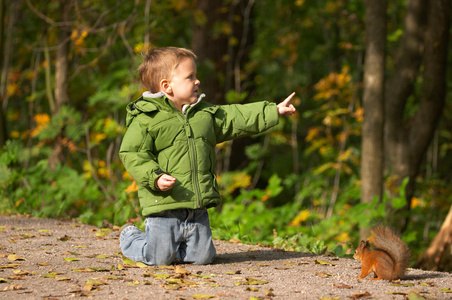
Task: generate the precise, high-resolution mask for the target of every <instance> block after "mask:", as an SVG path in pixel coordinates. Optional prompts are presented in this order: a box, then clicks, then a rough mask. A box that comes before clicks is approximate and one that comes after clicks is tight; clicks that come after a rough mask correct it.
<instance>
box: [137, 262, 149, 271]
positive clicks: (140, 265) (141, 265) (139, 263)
mask: <svg viewBox="0 0 452 300" xmlns="http://www.w3.org/2000/svg"><path fill="white" fill-rule="evenodd" d="M135 265H136V266H137V267H138V268H141V269H146V268H148V267H149V266H148V265H147V264H145V263H142V262H141V261H139V262H137V263H135Z"/></svg>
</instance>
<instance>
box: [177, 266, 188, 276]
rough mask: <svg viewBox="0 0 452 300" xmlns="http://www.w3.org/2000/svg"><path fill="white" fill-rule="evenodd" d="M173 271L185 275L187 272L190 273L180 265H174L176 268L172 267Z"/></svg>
mask: <svg viewBox="0 0 452 300" xmlns="http://www.w3.org/2000/svg"><path fill="white" fill-rule="evenodd" d="M174 273H176V274H185V275H188V274H190V273H191V272H190V271H187V270H185V269H184V268H182V267H181V266H176V268H175V269H174Z"/></svg>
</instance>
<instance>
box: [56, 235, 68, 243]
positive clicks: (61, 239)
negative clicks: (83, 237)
mask: <svg viewBox="0 0 452 300" xmlns="http://www.w3.org/2000/svg"><path fill="white" fill-rule="evenodd" d="M70 239H71V237H70V236H67V235H63V236H62V237H60V238H59V239H57V241H60V242H66V241H69V240H70Z"/></svg>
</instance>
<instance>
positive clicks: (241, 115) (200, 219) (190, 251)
mask: <svg viewBox="0 0 452 300" xmlns="http://www.w3.org/2000/svg"><path fill="white" fill-rule="evenodd" d="M195 59H196V56H195V54H194V53H193V52H192V51H190V50H187V49H184V48H176V47H165V48H154V49H152V50H150V51H149V52H148V53H147V54H146V56H145V59H144V62H143V63H142V64H141V66H140V67H139V73H140V77H141V81H142V83H143V85H144V86H145V88H146V89H147V90H148V91H147V92H144V93H143V95H142V96H141V97H140V98H139V99H137V100H136V101H134V102H132V103H130V104H129V105H128V106H127V120H126V126H127V128H128V129H127V132H126V133H125V135H124V139H123V142H122V144H121V148H120V151H119V156H120V158H121V160H122V162H123V164H124V166H125V168H126V170H127V171H128V172H129V173H130V175H131V176H132V177H133V178H134V179H135V181H136V182H137V184H138V197H139V201H140V206H141V209H142V214H143V216H146V220H145V229H146V231H145V233H143V232H142V231H141V230H140V229H138V228H137V227H135V226H133V225H128V224H126V225H125V226H123V228H124V229H122V230H121V233H120V247H121V250H122V253H123V254H124V256H126V257H128V258H130V259H132V260H134V261H137V262H138V261H139V262H143V263H145V264H148V265H168V264H171V263H172V262H173V261H174V260H175V259H176V258H177V259H179V260H181V261H182V262H186V263H194V264H208V263H211V262H212V261H213V259H214V257H215V247H214V246H213V243H212V232H211V230H210V224H209V216H208V213H207V208H209V207H214V206H216V205H218V204H219V203H220V195H219V193H218V186H217V182H216V171H215V167H216V163H215V145H216V144H218V143H221V142H224V141H226V140H230V139H233V138H238V137H242V136H247V135H251V134H255V133H259V132H262V131H265V130H267V129H269V128H270V127H273V126H274V125H276V124H277V123H278V116H280V115H292V114H293V113H294V112H295V108H294V107H293V105H292V104H290V100H291V99H292V97H293V96H294V94H295V93H292V94H291V95H290V96H289V97H288V98H287V99H286V100H284V101H283V102H281V103H280V104H278V105H276V104H274V103H268V102H259V103H251V104H245V105H224V106H215V105H211V104H209V103H207V102H205V101H203V100H202V98H203V97H204V94H201V95H198V91H199V84H200V81H199V80H198V79H197V78H196V64H195Z"/></svg>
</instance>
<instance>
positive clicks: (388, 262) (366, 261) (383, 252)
mask: <svg viewBox="0 0 452 300" xmlns="http://www.w3.org/2000/svg"><path fill="white" fill-rule="evenodd" d="M370 232H371V236H370V237H369V238H368V239H367V241H361V242H360V244H359V247H358V248H357V249H356V250H355V254H354V255H353V257H354V258H355V259H357V260H360V261H361V269H362V270H361V275H359V277H358V278H359V279H360V278H364V277H366V276H367V275H369V274H370V272H372V271H374V272H375V278H373V280H378V279H385V280H395V279H400V278H401V277H403V275H404V274H405V269H406V268H407V267H408V265H409V263H410V250H409V249H408V247H407V245H406V244H405V242H404V241H402V240H401V239H400V237H399V236H398V235H397V234H396V233H394V231H392V230H391V229H390V228H389V227H386V226H381V225H380V226H376V227H373V228H372V229H371V230H370ZM369 242H370V243H369ZM370 244H372V245H373V246H374V250H371V247H370Z"/></svg>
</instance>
